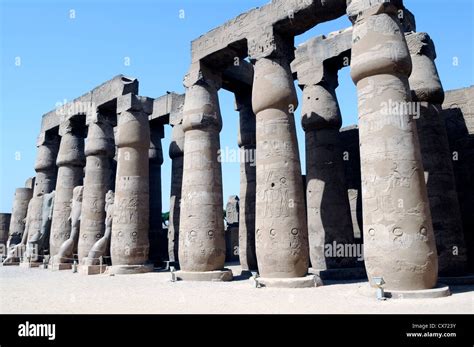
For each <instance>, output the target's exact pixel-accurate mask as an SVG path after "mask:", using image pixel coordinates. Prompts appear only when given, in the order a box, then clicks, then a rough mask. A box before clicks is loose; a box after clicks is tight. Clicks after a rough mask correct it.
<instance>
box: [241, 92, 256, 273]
mask: <svg viewBox="0 0 474 347" xmlns="http://www.w3.org/2000/svg"><path fill="white" fill-rule="evenodd" d="M235 104H236V110H237V111H238V112H239V133H238V141H237V143H238V145H239V148H240V159H241V161H240V204H239V208H240V214H239V260H240V265H241V267H242V271H251V270H252V271H256V270H257V269H258V265H257V256H256V252H255V194H256V183H257V178H256V169H257V163H256V159H255V154H256V149H255V146H256V142H257V141H256V129H255V125H256V118H255V114H254V113H253V109H252V91H251V89H250V88H248V87H247V88H245V89H241V90H240V91H236V93H235ZM242 159H243V160H242Z"/></svg>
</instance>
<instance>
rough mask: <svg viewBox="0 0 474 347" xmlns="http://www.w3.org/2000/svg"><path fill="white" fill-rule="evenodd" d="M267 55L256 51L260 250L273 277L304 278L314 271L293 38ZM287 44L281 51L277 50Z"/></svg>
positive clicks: (263, 271) (261, 262) (262, 267)
mask: <svg viewBox="0 0 474 347" xmlns="http://www.w3.org/2000/svg"><path fill="white" fill-rule="evenodd" d="M270 41H272V42H276V43H277V45H276V46H274V49H273V50H271V51H269V52H267V56H265V55H264V54H262V53H261V52H260V51H258V52H257V51H256V50H255V51H254V50H252V51H250V52H249V53H250V56H251V57H252V59H256V62H255V64H254V69H255V71H254V84H253V93H252V107H253V111H254V113H255V115H256V143H257V146H256V148H257V153H256V157H257V183H256V191H257V193H256V203H255V206H256V213H255V228H256V254H257V261H258V269H259V273H260V275H261V276H262V277H268V278H275V277H276V278H291V277H303V276H305V275H306V273H307V271H308V262H309V255H308V252H309V250H308V229H307V223H306V216H305V201H304V192H303V183H302V176H301V168H300V158H299V153H298V142H297V139H296V130H295V121H294V115H293V112H294V110H295V109H296V107H297V105H298V100H297V97H296V90H295V87H294V84H293V77H292V74H291V71H290V65H289V61H290V59H291V56H289V55H287V54H289V52H290V51H291V47H292V42H286V41H285V40H283V39H282V38H280V37H276V38H275V37H274V38H272V39H270ZM259 45H263V43H260V44H258V45H257V46H259ZM277 48H281V49H277Z"/></svg>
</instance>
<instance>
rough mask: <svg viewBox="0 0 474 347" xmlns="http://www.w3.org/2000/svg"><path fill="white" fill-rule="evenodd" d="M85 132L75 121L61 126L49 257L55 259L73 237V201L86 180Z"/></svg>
mask: <svg viewBox="0 0 474 347" xmlns="http://www.w3.org/2000/svg"><path fill="white" fill-rule="evenodd" d="M83 131H84V129H83V128H82V126H80V125H79V124H77V123H76V122H74V121H73V120H72V119H68V120H65V121H63V122H62V123H61V124H60V126H59V135H60V136H61V144H60V145H59V153H58V158H57V160H56V165H57V166H58V178H57V182H56V196H55V202H54V207H53V219H52V222H51V235H50V242H49V246H50V249H49V254H50V256H51V259H52V257H53V256H55V255H56V254H57V253H58V251H59V248H60V247H61V245H62V244H63V242H64V241H66V240H67V239H69V236H70V234H71V223H70V222H69V221H68V218H69V215H70V214H71V200H72V195H73V194H72V192H73V190H74V187H76V186H81V185H82V183H83V178H84V165H85V156H84V133H83Z"/></svg>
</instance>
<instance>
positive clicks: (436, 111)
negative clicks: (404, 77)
mask: <svg viewBox="0 0 474 347" xmlns="http://www.w3.org/2000/svg"><path fill="white" fill-rule="evenodd" d="M405 38H406V40H407V44H408V48H409V50H410V55H411V60H412V64H413V72H412V74H411V75H410V78H409V82H410V88H411V90H412V98H413V101H416V102H417V105H418V106H419V111H420V113H419V114H418V117H417V120H416V124H417V129H418V136H419V139H420V147H421V157H422V159H423V167H424V170H425V177H426V180H427V182H426V184H427V188H428V198H429V201H430V209H431V216H432V219H433V229H434V233H435V236H436V247H437V250H438V273H439V275H440V276H456V275H461V274H463V273H465V272H466V269H467V253H466V246H465V242H464V234H463V227H462V220H461V212H460V208H459V202H458V196H457V192H456V184H455V180H454V172H453V163H452V155H451V153H450V150H449V142H448V135H447V132H446V127H445V125H444V122H443V121H442V120H441V111H442V107H441V105H442V104H443V101H444V90H443V86H442V85H441V81H440V79H439V76H438V71H437V69H436V65H435V63H434V60H435V59H436V51H435V46H434V44H433V41H432V40H431V38H430V37H429V35H428V34H426V33H414V32H411V33H407V34H405Z"/></svg>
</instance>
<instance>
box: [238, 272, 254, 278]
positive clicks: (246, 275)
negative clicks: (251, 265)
mask: <svg viewBox="0 0 474 347" xmlns="http://www.w3.org/2000/svg"><path fill="white" fill-rule="evenodd" d="M254 272H255V273H257V271H256V270H255V271H254ZM240 277H243V278H250V277H253V273H252V271H250V270H242V272H241V273H240Z"/></svg>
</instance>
